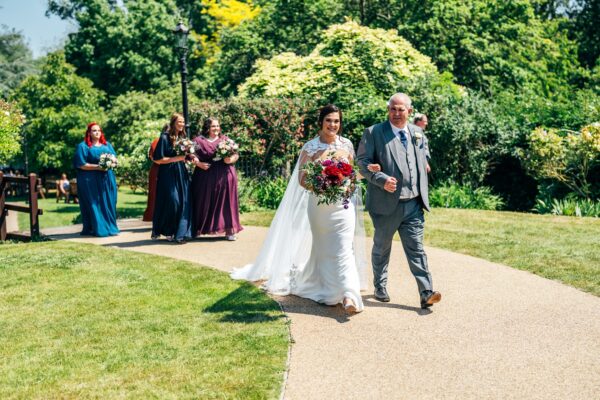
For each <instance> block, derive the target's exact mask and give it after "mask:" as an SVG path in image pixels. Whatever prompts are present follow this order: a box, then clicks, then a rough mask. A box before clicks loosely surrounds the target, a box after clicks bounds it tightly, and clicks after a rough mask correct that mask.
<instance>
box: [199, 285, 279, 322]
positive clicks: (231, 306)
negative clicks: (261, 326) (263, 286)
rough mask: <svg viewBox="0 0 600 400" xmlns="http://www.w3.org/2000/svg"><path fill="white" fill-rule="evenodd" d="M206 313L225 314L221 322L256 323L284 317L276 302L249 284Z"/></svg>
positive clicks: (230, 294) (240, 287)
mask: <svg viewBox="0 0 600 400" xmlns="http://www.w3.org/2000/svg"><path fill="white" fill-rule="evenodd" d="M204 312H206V313H219V314H223V316H222V317H221V319H220V321H221V322H244V323H254V322H266V321H274V320H277V319H280V318H283V317H284V315H283V314H282V313H281V310H280V308H279V307H278V306H277V303H276V302H275V301H273V300H272V299H270V298H269V297H268V296H266V295H265V294H264V293H261V292H260V291H259V290H258V289H256V287H254V286H253V285H252V284H250V283H247V282H243V283H242V284H241V285H240V286H239V287H238V288H237V289H235V290H234V291H233V292H230V293H229V294H228V295H227V296H225V297H223V298H222V299H220V300H218V301H217V302H216V303H214V304H213V305H212V306H210V307H208V308H206V309H204Z"/></svg>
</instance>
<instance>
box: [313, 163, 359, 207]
mask: <svg viewBox="0 0 600 400" xmlns="http://www.w3.org/2000/svg"><path fill="white" fill-rule="evenodd" d="M302 170H303V171H304V173H305V174H306V179H305V185H306V188H307V189H309V190H310V191H312V192H313V193H314V194H315V195H316V196H317V199H318V203H317V204H322V203H325V204H332V203H336V202H338V201H341V202H342V204H343V205H344V208H348V204H349V203H350V197H351V196H352V194H353V193H354V190H355V189H356V171H355V170H354V168H353V167H352V165H351V164H350V163H349V162H348V160H346V159H344V158H338V157H335V156H332V157H331V158H328V159H326V160H316V161H309V162H307V163H306V164H304V166H303V167H302Z"/></svg>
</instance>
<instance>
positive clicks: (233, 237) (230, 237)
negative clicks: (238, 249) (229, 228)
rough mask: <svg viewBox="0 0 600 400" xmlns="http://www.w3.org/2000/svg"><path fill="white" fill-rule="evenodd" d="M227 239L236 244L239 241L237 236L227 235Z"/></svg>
mask: <svg viewBox="0 0 600 400" xmlns="http://www.w3.org/2000/svg"><path fill="white" fill-rule="evenodd" d="M225 238H226V239H227V240H229V241H230V242H235V241H236V240H237V237H235V235H227V236H225Z"/></svg>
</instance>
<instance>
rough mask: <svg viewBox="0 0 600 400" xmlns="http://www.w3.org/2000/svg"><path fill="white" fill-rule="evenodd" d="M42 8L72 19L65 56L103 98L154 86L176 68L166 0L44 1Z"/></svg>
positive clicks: (172, 9)
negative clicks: (74, 26) (74, 24)
mask: <svg viewBox="0 0 600 400" xmlns="http://www.w3.org/2000/svg"><path fill="white" fill-rule="evenodd" d="M48 4H49V6H48V12H49V13H53V14H56V15H58V16H59V17H61V18H63V19H74V20H75V21H76V22H77V24H78V25H79V30H78V31H77V32H74V33H72V34H70V35H69V40H68V42H67V44H66V46H65V55H66V58H67V61H68V62H69V63H71V64H73V65H74V66H75V67H76V68H77V73H78V74H79V75H81V76H84V77H86V78H89V79H91V80H92V82H94V85H95V86H96V87H97V88H100V89H102V90H103V91H105V92H106V93H107V94H108V95H109V97H111V98H112V97H113V96H117V95H119V94H122V93H125V92H127V91H129V90H142V91H145V90H150V91H156V90H159V89H162V88H165V87H166V86H168V85H169V84H170V83H171V82H172V81H173V80H174V78H175V76H176V74H177V72H178V71H179V64H178V62H177V60H178V56H177V54H176V49H175V45H174V36H173V33H172V31H171V30H172V29H173V28H174V27H175V25H176V23H177V21H178V18H179V16H178V15H177V8H176V6H175V3H174V1H172V0H160V1H159V0H124V1H123V2H122V5H121V4H119V2H117V1H115V0H49V2H48Z"/></svg>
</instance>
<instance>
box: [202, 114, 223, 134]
mask: <svg viewBox="0 0 600 400" xmlns="http://www.w3.org/2000/svg"><path fill="white" fill-rule="evenodd" d="M218 120H219V119H218V118H214V117H208V118H206V119H205V120H204V123H203V124H202V130H201V131H200V134H201V135H202V136H204V137H208V133H209V132H210V126H211V125H212V123H213V122H215V121H218ZM220 135H221V133H220V132H219V136H220Z"/></svg>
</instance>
